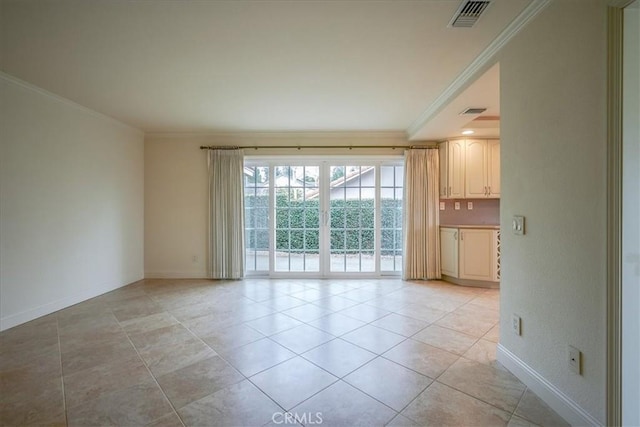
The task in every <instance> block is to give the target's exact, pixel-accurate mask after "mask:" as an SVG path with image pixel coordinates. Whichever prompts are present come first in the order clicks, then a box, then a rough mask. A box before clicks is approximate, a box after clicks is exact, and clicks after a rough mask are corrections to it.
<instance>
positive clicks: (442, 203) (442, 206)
mask: <svg viewBox="0 0 640 427" xmlns="http://www.w3.org/2000/svg"><path fill="white" fill-rule="evenodd" d="M444 207H445V206H444V202H440V210H441V211H443V210H444Z"/></svg>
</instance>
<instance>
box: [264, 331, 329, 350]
mask: <svg viewBox="0 0 640 427" xmlns="http://www.w3.org/2000/svg"><path fill="white" fill-rule="evenodd" d="M270 338H271V339H272V340H273V341H275V342H277V343H278V344H280V345H282V346H284V347H286V348H288V349H289V350H291V351H293V352H294V353H298V354H301V353H304V352H305V351H308V350H311V349H312V348H314V347H317V346H319V345H321V344H324V343H326V342H327V341H331V340H332V339H333V338H335V337H334V336H333V335H330V334H328V333H326V332H323V331H321V330H320V329H317V328H314V327H313V326H309V325H300V326H296V327H295V328H293V329H289V330H286V331H284V332H280V333H278V334H275V335H271V337H270Z"/></svg>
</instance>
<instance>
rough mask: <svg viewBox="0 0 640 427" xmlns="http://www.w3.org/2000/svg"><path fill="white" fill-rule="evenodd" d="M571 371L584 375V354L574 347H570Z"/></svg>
mask: <svg viewBox="0 0 640 427" xmlns="http://www.w3.org/2000/svg"><path fill="white" fill-rule="evenodd" d="M569 370H570V371H571V372H573V373H574V374H578V375H582V352H580V350H578V349H577V348H575V347H574V346H571V345H570V346H569Z"/></svg>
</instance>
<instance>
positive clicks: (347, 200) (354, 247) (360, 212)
mask: <svg viewBox="0 0 640 427" xmlns="http://www.w3.org/2000/svg"><path fill="white" fill-rule="evenodd" d="M329 176H330V177H331V181H330V183H329V189H328V190H329V217H330V226H329V236H330V239H329V259H330V262H329V271H330V272H331V273H338V272H342V273H349V272H375V271H376V258H375V237H376V236H375V209H376V203H375V194H376V168H375V166H360V165H359V166H350V165H339V166H331V167H330V168H329Z"/></svg>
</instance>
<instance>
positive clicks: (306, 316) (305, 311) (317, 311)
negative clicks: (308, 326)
mask: <svg viewBox="0 0 640 427" xmlns="http://www.w3.org/2000/svg"><path fill="white" fill-rule="evenodd" d="M282 314H286V315H287V316H289V317H293V318H294V319H296V320H299V321H301V322H312V321H314V320H316V319H319V318H321V317H322V316H326V315H327V314H331V311H329V310H325V309H323V308H320V307H318V306H317V305H315V304H311V303H307V304H304V305H301V306H298V307H294V308H291V309H289V310H285V311H283V312H282Z"/></svg>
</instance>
